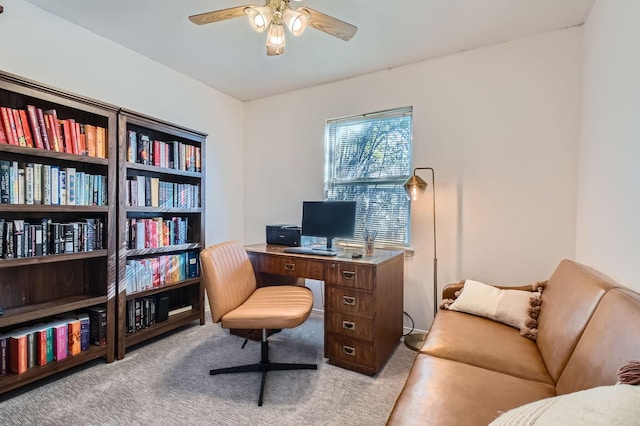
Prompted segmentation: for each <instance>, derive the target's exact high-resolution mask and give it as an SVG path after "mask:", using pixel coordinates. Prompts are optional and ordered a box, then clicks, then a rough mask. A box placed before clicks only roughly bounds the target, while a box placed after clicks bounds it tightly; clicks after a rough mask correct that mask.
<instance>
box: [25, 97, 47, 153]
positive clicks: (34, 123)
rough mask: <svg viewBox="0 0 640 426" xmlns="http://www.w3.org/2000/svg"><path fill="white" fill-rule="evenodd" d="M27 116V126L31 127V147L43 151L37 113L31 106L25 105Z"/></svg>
mask: <svg viewBox="0 0 640 426" xmlns="http://www.w3.org/2000/svg"><path fill="white" fill-rule="evenodd" d="M27 115H28V116H29V125H30V126H31V135H32V137H33V146H34V147H36V148H39V149H44V143H43V141H42V132H41V130H40V125H39V124H38V113H37V111H36V107H35V106H33V105H27Z"/></svg>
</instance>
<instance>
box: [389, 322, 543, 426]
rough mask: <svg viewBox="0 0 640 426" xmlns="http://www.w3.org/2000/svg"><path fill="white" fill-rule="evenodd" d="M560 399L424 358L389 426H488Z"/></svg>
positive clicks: (509, 379)
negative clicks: (499, 418)
mask: <svg viewBox="0 0 640 426" xmlns="http://www.w3.org/2000/svg"><path fill="white" fill-rule="evenodd" d="M487 321H488V320H487ZM505 327H506V326H505ZM513 331H514V332H515V333H516V334H517V331H515V330H513ZM518 337H519V339H520V340H522V341H527V339H523V338H522V337H521V336H518ZM554 395H555V391H554V388H553V386H552V385H549V384H546V383H540V382H536V381H530V380H525V379H521V378H518V377H514V376H510V375H507V374H502V373H498V372H496V371H491V370H486V369H484V368H478V367H474V366H471V365H468V364H463V363H460V362H456V361H452V360H448V359H442V358H437V357H432V356H430V355H426V354H422V353H419V354H418V356H417V357H416V360H415V361H414V363H413V367H412V368H411V372H410V373H409V377H408V378H407V381H406V383H405V385H404V389H403V390H402V393H401V394H400V396H399V397H398V399H397V400H396V404H395V407H394V409H393V411H392V413H391V416H390V417H389V420H388V422H387V424H388V425H439V426H446V425H455V426H459V425H465V426H467V425H469V426H473V425H483V426H484V425H487V424H488V423H490V422H491V421H492V420H494V419H495V418H496V416H497V415H498V414H499V413H500V412H503V411H507V410H510V409H512V408H515V407H518V406H521V405H523V404H526V403H529V402H532V401H536V400H539V399H543V398H548V397H551V396H554Z"/></svg>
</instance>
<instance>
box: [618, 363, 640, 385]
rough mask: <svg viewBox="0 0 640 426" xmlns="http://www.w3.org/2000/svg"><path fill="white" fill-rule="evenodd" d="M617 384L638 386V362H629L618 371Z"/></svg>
mask: <svg viewBox="0 0 640 426" xmlns="http://www.w3.org/2000/svg"><path fill="white" fill-rule="evenodd" d="M618 383H623V384H625V385H640V361H629V362H627V363H626V364H625V365H623V366H622V367H620V369H619V370H618Z"/></svg>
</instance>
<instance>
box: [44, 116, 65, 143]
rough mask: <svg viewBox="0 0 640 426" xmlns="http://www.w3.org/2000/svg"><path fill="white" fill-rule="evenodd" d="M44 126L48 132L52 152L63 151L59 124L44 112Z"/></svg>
mask: <svg viewBox="0 0 640 426" xmlns="http://www.w3.org/2000/svg"><path fill="white" fill-rule="evenodd" d="M43 118H44V124H45V128H46V131H47V138H48V139H49V144H50V146H51V150H52V151H56V152H60V151H62V141H61V140H60V136H59V133H60V129H59V128H58V126H59V125H58V122H57V120H56V119H55V117H54V116H53V115H52V114H47V113H46V112H43Z"/></svg>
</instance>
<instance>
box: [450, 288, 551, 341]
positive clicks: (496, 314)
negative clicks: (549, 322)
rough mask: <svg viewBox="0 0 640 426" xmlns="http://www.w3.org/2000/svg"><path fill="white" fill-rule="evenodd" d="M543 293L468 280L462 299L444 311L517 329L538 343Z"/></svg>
mask: <svg viewBox="0 0 640 426" xmlns="http://www.w3.org/2000/svg"><path fill="white" fill-rule="evenodd" d="M542 288H543V286H542V285H541V286H540V288H539V291H535V292H534V291H522V290H511V289H500V288H498V287H494V286H491V285H488V284H484V283H481V282H479V281H474V280H466V281H465V283H464V286H463V288H462V290H461V293H460V295H459V296H458V297H457V298H456V299H455V300H454V301H453V302H452V303H443V305H442V307H443V309H448V310H450V311H458V312H466V313H468V314H473V315H479V316H481V317H485V318H489V319H492V320H495V321H500V322H502V323H504V324H507V325H510V326H512V327H516V328H517V329H519V330H520V334H522V335H523V336H526V337H529V338H530V339H532V340H535V336H536V335H535V333H534V332H532V329H534V330H535V331H537V324H538V321H537V318H538V314H539V312H540V295H541V294H542Z"/></svg>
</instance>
